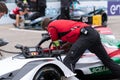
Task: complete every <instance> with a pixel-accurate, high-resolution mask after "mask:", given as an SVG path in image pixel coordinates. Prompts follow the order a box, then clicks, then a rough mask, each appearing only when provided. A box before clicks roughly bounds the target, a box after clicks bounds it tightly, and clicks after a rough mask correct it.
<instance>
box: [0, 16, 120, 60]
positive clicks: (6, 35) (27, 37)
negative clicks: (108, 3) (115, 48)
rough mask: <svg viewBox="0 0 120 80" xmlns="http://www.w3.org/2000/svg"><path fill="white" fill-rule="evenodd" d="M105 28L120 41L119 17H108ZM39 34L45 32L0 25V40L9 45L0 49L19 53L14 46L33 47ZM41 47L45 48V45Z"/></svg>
mask: <svg viewBox="0 0 120 80" xmlns="http://www.w3.org/2000/svg"><path fill="white" fill-rule="evenodd" d="M107 27H109V28H110V29H111V30H112V32H113V34H114V36H115V37H116V39H119V40H120V16H109V17H108V26H107ZM41 33H45V31H36V30H24V29H16V28H14V26H13V25H12V24H6V25H0V38H3V39H5V40H7V41H9V44H7V45H6V46H3V47H0V49H4V50H7V51H11V52H19V50H18V49H16V48H15V47H14V46H15V45H16V44H22V45H24V46H31V47H32V46H35V45H37V44H38V43H39V41H40V40H41ZM43 46H47V44H45V45H43ZM2 55H3V57H2V58H7V57H9V56H13V55H14V54H9V53H4V52H2ZM0 59H1V57H0Z"/></svg>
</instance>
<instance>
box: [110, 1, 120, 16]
mask: <svg viewBox="0 0 120 80" xmlns="http://www.w3.org/2000/svg"><path fill="white" fill-rule="evenodd" d="M108 15H120V1H108Z"/></svg>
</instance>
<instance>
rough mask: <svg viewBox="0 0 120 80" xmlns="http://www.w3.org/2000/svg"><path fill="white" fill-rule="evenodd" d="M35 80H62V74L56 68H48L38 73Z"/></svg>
mask: <svg viewBox="0 0 120 80" xmlns="http://www.w3.org/2000/svg"><path fill="white" fill-rule="evenodd" d="M33 80H61V74H60V73H59V71H58V70H57V69H56V68H54V67H51V66H46V67H43V68H42V69H40V70H39V71H38V72H37V73H36V75H35V77H34V79H33Z"/></svg>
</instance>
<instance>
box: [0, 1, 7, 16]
mask: <svg viewBox="0 0 120 80" xmlns="http://www.w3.org/2000/svg"><path fill="white" fill-rule="evenodd" d="M7 13H8V8H7V6H6V4H5V3H3V2H0V18H1V17H2V16H3V15H4V14H7Z"/></svg>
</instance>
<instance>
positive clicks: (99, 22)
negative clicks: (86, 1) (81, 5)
mask: <svg viewBox="0 0 120 80" xmlns="http://www.w3.org/2000/svg"><path fill="white" fill-rule="evenodd" d="M92 25H96V26H102V16H101V15H94V16H93V17H92Z"/></svg>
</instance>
